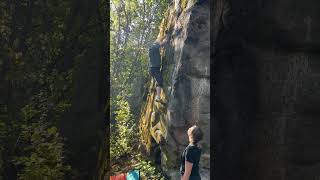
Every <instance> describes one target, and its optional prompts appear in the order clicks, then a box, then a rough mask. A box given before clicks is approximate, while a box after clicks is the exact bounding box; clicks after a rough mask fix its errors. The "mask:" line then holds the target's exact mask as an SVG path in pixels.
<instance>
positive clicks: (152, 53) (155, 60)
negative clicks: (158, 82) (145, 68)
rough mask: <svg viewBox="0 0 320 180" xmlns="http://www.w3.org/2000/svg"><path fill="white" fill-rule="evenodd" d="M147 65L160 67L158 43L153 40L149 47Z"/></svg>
mask: <svg viewBox="0 0 320 180" xmlns="http://www.w3.org/2000/svg"><path fill="white" fill-rule="evenodd" d="M149 59H150V63H149V67H150V68H151V67H158V68H160V67H161V56H160V44H159V43H157V42H155V43H153V44H152V46H151V47H150V49H149Z"/></svg>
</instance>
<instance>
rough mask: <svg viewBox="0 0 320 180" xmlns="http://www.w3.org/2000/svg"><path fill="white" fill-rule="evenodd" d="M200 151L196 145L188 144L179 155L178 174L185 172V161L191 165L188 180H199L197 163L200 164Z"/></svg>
mask: <svg viewBox="0 0 320 180" xmlns="http://www.w3.org/2000/svg"><path fill="white" fill-rule="evenodd" d="M200 155H201V149H200V148H198V147H197V146H196V145H193V144H189V145H188V146H187V147H186V149H185V150H184V151H183V153H182V155H181V165H180V174H181V175H183V174H184V172H185V161H188V162H190V163H192V164H193V165H192V170H191V174H190V180H198V179H201V178H200V173H199V162H200Z"/></svg>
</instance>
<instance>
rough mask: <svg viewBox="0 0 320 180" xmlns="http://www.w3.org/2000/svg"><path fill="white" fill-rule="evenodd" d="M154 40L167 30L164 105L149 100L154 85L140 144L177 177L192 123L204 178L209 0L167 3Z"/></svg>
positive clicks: (207, 128)
mask: <svg viewBox="0 0 320 180" xmlns="http://www.w3.org/2000/svg"><path fill="white" fill-rule="evenodd" d="M160 29H161V31H160V34H159V36H163V34H164V32H165V31H167V32H169V35H170V43H169V45H167V46H166V47H165V48H164V51H163V52H162V53H163V54H162V74H163V78H164V88H163V91H162V94H161V98H162V100H163V101H164V102H163V103H158V102H155V101H154V96H155V85H154V82H153V80H152V81H151V82H150V86H149V93H148V96H147V98H146V103H145V106H144V107H143V109H142V113H141V119H140V130H141V140H142V142H143V143H144V144H145V146H146V148H147V150H148V151H149V152H150V153H152V152H153V151H154V150H155V149H160V151H161V166H162V168H163V170H164V171H165V172H166V173H167V174H168V175H169V176H171V178H172V179H177V178H178V177H179V170H178V168H179V165H180V155H181V153H182V152H183V150H184V148H185V147H186V146H187V145H188V137H187V129H188V128H189V127H191V126H192V125H194V124H197V125H198V126H199V127H200V128H201V129H202V130H203V132H204V140H203V141H202V147H203V151H202V152H203V154H202V159H201V164H200V166H201V167H202V169H201V171H204V173H203V174H204V175H203V176H207V178H205V177H203V178H204V179H209V173H208V171H209V168H210V165H209V164H210V13H209V2H208V1H204V2H200V1H199V2H196V1H192V0H183V1H182V0H181V1H179V0H176V1H174V2H172V3H171V5H170V7H169V9H168V11H167V13H166V15H165V17H164V19H163V22H162V25H161V27H160Z"/></svg>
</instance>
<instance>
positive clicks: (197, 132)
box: [188, 125, 203, 144]
mask: <svg viewBox="0 0 320 180" xmlns="http://www.w3.org/2000/svg"><path fill="white" fill-rule="evenodd" d="M188 136H189V142H190V143H194V144H196V143H198V142H199V141H201V140H202V137H203V133H202V131H201V129H200V128H199V127H198V126H197V125H194V126H192V127H190V128H189V129H188Z"/></svg>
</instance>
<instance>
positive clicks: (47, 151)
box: [14, 122, 70, 180]
mask: <svg viewBox="0 0 320 180" xmlns="http://www.w3.org/2000/svg"><path fill="white" fill-rule="evenodd" d="M20 141H21V142H20V143H21V144H25V146H23V149H21V150H20V153H21V155H20V156H16V157H15V158H14V162H15V164H16V165H17V166H18V167H21V168H22V171H20V172H19V174H18V178H19V179H27V180H28V179H30V180H31V179H34V180H38V179H39V180H40V179H48V180H51V179H52V180H55V179H63V177H64V174H65V173H66V172H68V171H69V170H70V166H68V165H65V164H64V162H63V156H62V151H63V143H62V139H61V137H59V133H58V132H57V128H56V127H54V126H51V127H49V126H48V125H47V124H46V123H45V122H39V123H32V124H31V125H25V126H22V131H21V134H20Z"/></svg>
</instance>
